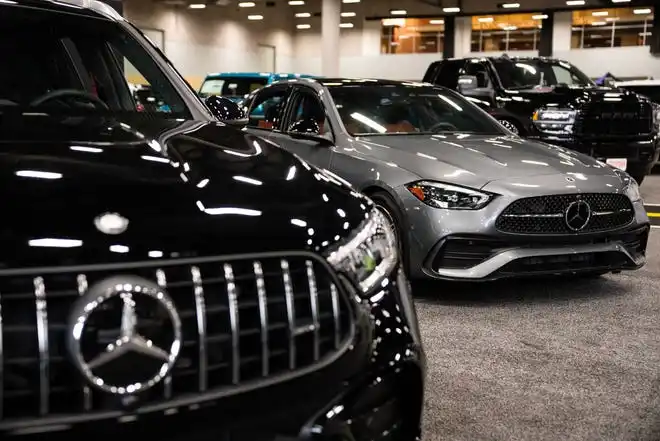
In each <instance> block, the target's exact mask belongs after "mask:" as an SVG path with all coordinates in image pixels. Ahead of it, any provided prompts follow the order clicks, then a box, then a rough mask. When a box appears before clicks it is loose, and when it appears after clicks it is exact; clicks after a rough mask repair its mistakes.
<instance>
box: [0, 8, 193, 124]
mask: <svg viewBox="0 0 660 441" xmlns="http://www.w3.org/2000/svg"><path fill="white" fill-rule="evenodd" d="M61 9H62V11H59V12H58V11H56V10H40V9H36V8H27V7H22V6H3V5H2V4H1V3H0V51H1V53H2V57H3V59H4V60H11V61H10V63H9V64H7V67H5V68H3V69H0V114H1V113H8V112H35V111H36V112H39V113H46V114H54V115H58V114H59V115H62V114H64V115H89V114H100V115H112V116H115V115H125V114H134V113H140V114H143V115H151V116H159V117H186V116H188V115H189V111H188V108H187V106H186V105H185V103H184V101H183V99H182V97H181V95H179V93H178V92H177V91H176V89H175V87H174V86H173V85H172V82H171V81H169V79H168V78H167V76H166V75H165V74H164V72H163V70H162V69H161V67H160V66H159V64H158V63H157V61H156V60H155V58H154V57H153V56H152V55H151V54H150V53H149V52H148V51H147V49H146V45H147V44H148V43H147V41H146V40H143V41H142V43H140V41H139V38H138V37H137V36H136V37H134V36H133V35H131V34H130V33H129V32H128V31H127V30H126V29H125V28H124V27H122V26H121V25H120V24H118V23H117V22H114V21H112V20H109V19H104V18H101V17H99V16H95V15H92V14H90V13H87V12H86V11H85V10H81V11H80V12H77V11H76V10H75V9H74V8H65V7H62V8H61ZM65 9H66V10H65ZM191 92H192V90H191Z"/></svg>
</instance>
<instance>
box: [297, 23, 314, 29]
mask: <svg viewBox="0 0 660 441" xmlns="http://www.w3.org/2000/svg"><path fill="white" fill-rule="evenodd" d="M311 27H312V25H310V24H299V25H296V28H297V29H310V28H311Z"/></svg>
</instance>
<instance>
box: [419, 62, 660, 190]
mask: <svg viewBox="0 0 660 441" xmlns="http://www.w3.org/2000/svg"><path fill="white" fill-rule="evenodd" d="M423 81H424V82H427V83H433V84H437V85H440V86H444V87H447V88H450V89H454V90H456V91H458V92H460V93H462V94H463V95H465V96H466V97H467V98H468V99H470V100H471V101H472V102H474V103H476V104H478V105H479V106H481V107H482V108H484V109H485V110H486V111H488V112H489V113H490V114H491V115H493V116H494V117H495V118H496V119H497V120H499V121H500V122H501V123H502V124H503V125H505V126H506V127H507V128H509V129H510V130H511V131H513V132H515V133H517V134H519V135H521V136H525V137H530V138H536V139H539V140H541V141H545V142H548V143H551V144H555V145H560V146H563V147H566V148H569V149H572V150H577V151H579V152H582V153H587V154H590V155H591V156H593V157H596V158H598V159H600V160H603V162H607V163H608V164H610V165H613V166H615V167H618V168H621V169H624V170H626V171H628V173H629V174H630V175H631V176H633V177H634V178H635V180H637V182H638V183H640V184H641V182H642V181H643V180H644V177H645V176H646V175H647V174H649V173H650V171H651V169H652V168H653V165H654V164H655V162H656V161H657V160H658V152H659V151H660V150H659V139H658V114H659V112H658V110H657V109H658V106H657V105H656V104H654V103H652V102H651V101H650V100H648V99H647V98H645V97H642V96H640V95H638V94H636V93H634V92H631V91H627V90H624V89H616V88H613V87H599V86H597V85H596V84H594V82H593V81H592V80H591V79H589V77H588V76H587V75H585V74H584V73H583V72H581V71H580V70H579V69H577V68H576V67H575V66H573V65H572V64H570V63H567V62H566V61H561V60H555V59H550V58H544V57H534V58H531V57H525V58H514V57H508V56H506V55H504V56H501V57H478V58H457V59H448V60H443V61H436V62H434V63H432V64H431V65H430V66H429V68H428V69H427V71H426V74H425V75H424V80H423Z"/></svg>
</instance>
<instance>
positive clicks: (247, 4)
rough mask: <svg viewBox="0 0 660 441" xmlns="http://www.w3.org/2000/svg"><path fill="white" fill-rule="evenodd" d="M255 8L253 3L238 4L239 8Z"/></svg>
mask: <svg viewBox="0 0 660 441" xmlns="http://www.w3.org/2000/svg"><path fill="white" fill-rule="evenodd" d="M255 6H256V3H255V2H240V3H239V4H238V7H239V8H254V7H255Z"/></svg>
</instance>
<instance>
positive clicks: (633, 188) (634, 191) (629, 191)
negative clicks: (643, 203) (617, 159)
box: [624, 176, 642, 202]
mask: <svg viewBox="0 0 660 441" xmlns="http://www.w3.org/2000/svg"><path fill="white" fill-rule="evenodd" d="M629 179H630V182H629V183H628V185H627V186H626V188H625V190H624V193H625V194H626V196H628V198H629V199H630V201H631V202H637V201H639V200H641V199H642V194H641V193H640V192H639V185H638V184H637V181H635V180H634V179H633V178H632V177H631V176H629Z"/></svg>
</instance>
